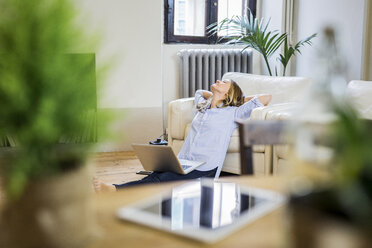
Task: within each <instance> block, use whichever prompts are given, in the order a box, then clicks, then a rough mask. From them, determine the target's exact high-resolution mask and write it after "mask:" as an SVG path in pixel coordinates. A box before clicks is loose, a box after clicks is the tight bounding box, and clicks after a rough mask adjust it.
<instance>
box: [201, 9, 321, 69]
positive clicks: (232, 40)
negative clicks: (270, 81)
mask: <svg viewBox="0 0 372 248" xmlns="http://www.w3.org/2000/svg"><path fill="white" fill-rule="evenodd" d="M269 24H270V21H268V22H265V21H264V19H261V20H258V19H257V18H254V17H253V15H252V13H250V14H249V16H233V17H231V18H225V19H223V20H222V21H221V22H219V23H214V24H212V25H210V26H209V27H208V32H209V34H210V35H216V34H218V33H221V32H227V35H223V36H220V37H219V41H221V40H223V39H227V40H228V41H227V42H226V44H243V45H246V47H245V48H244V49H247V48H252V49H254V50H256V51H257V52H259V53H260V54H261V55H262V57H263V59H264V61H265V64H266V67H267V70H268V72H269V74H270V76H272V75H273V73H272V70H271V66H270V63H269V58H270V57H271V56H272V55H273V54H274V53H275V52H276V51H277V50H278V49H279V48H281V46H282V44H283V43H284V49H283V54H280V55H279V58H278V60H279V62H280V63H281V64H282V66H283V76H285V72H286V68H287V65H288V63H289V60H290V59H291V57H292V56H293V55H295V53H296V52H298V53H301V52H300V48H301V47H302V46H304V45H306V44H307V45H311V44H312V43H311V40H312V39H313V38H314V37H316V34H313V35H311V36H309V37H308V38H306V39H304V40H302V41H300V42H298V43H297V44H296V45H294V46H292V45H289V44H288V34H286V33H284V34H280V33H279V31H277V30H274V31H269V30H268V26H269ZM244 49H243V50H244ZM275 72H276V75H277V69H275Z"/></svg>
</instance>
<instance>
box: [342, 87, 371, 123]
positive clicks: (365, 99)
mask: <svg viewBox="0 0 372 248" xmlns="http://www.w3.org/2000/svg"><path fill="white" fill-rule="evenodd" d="M347 94H348V97H349V98H350V100H351V102H352V104H353V105H354V107H355V108H356V109H357V110H358V111H359V113H360V114H361V115H362V117H364V118H367V119H372V97H371V96H372V81H351V82H350V83H349V84H348V86H347Z"/></svg>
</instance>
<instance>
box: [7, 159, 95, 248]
mask: <svg viewBox="0 0 372 248" xmlns="http://www.w3.org/2000/svg"><path fill="white" fill-rule="evenodd" d="M91 172H92V170H91V169H90V166H88V165H85V166H80V167H77V168H75V169H72V170H69V171H67V172H64V173H60V174H59V175H57V176H53V177H49V178H47V179H43V180H38V181H34V182H31V183H30V184H29V185H28V187H27V188H26V190H25V191H24V193H23V194H22V196H21V197H20V198H19V199H18V200H16V201H8V202H7V203H5V205H4V206H3V209H2V213H1V219H0V247H82V246H84V244H86V243H87V242H88V241H89V240H90V239H91V238H92V237H93V233H94V231H95V230H94V228H95V225H94V224H95V223H94V214H93V206H92V187H91V178H92V177H91V175H92V173H91Z"/></svg>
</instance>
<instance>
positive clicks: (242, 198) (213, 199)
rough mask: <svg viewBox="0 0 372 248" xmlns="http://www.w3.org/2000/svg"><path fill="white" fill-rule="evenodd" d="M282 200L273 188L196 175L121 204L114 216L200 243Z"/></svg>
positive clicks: (222, 234) (223, 234) (213, 239)
mask: <svg viewBox="0 0 372 248" xmlns="http://www.w3.org/2000/svg"><path fill="white" fill-rule="evenodd" d="M285 201H286V199H285V197H284V196H283V195H281V194H279V193H276V192H273V191H268V190H263V189H259V188H252V187H246V186H241V185H239V184H236V183H228V182H215V181H213V179H202V180H200V179H199V180H194V181H190V182H188V183H185V184H182V185H179V186H176V187H174V188H173V189H172V190H170V191H168V192H165V193H163V194H159V195H157V196H152V197H150V198H147V199H144V200H142V201H140V202H137V203H134V204H132V205H128V206H124V207H122V208H120V209H119V210H118V212H117V216H118V217H119V218H120V219H123V220H127V221H132V222H135V223H139V224H143V225H146V226H150V227H153V228H157V229H160V230H164V231H167V232H170V233H173V234H176V235H181V236H185V237H188V238H192V239H195V240H198V241H201V242H203V243H214V242H217V241H218V240H220V239H223V238H224V237H226V236H227V235H229V234H231V233H233V232H234V231H236V230H238V229H240V228H241V227H243V226H244V225H247V224H249V223H250V222H252V221H254V220H256V219H257V218H260V217H261V216H263V215H265V214H267V213H269V212H270V211H272V210H274V209H276V208H278V207H279V206H281V205H283V204H284V202H285Z"/></svg>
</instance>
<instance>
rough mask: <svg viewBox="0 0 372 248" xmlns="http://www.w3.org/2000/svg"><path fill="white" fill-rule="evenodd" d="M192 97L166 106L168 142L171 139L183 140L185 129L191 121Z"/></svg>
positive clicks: (192, 114)
mask: <svg viewBox="0 0 372 248" xmlns="http://www.w3.org/2000/svg"><path fill="white" fill-rule="evenodd" d="M193 106H194V97H190V98H181V99H177V100H174V101H171V102H169V104H168V142H169V143H170V145H171V144H172V140H173V139H179V140H183V139H184V138H185V137H184V136H185V128H186V125H187V124H188V123H190V122H191V121H192V118H193V116H194V113H193Z"/></svg>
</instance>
